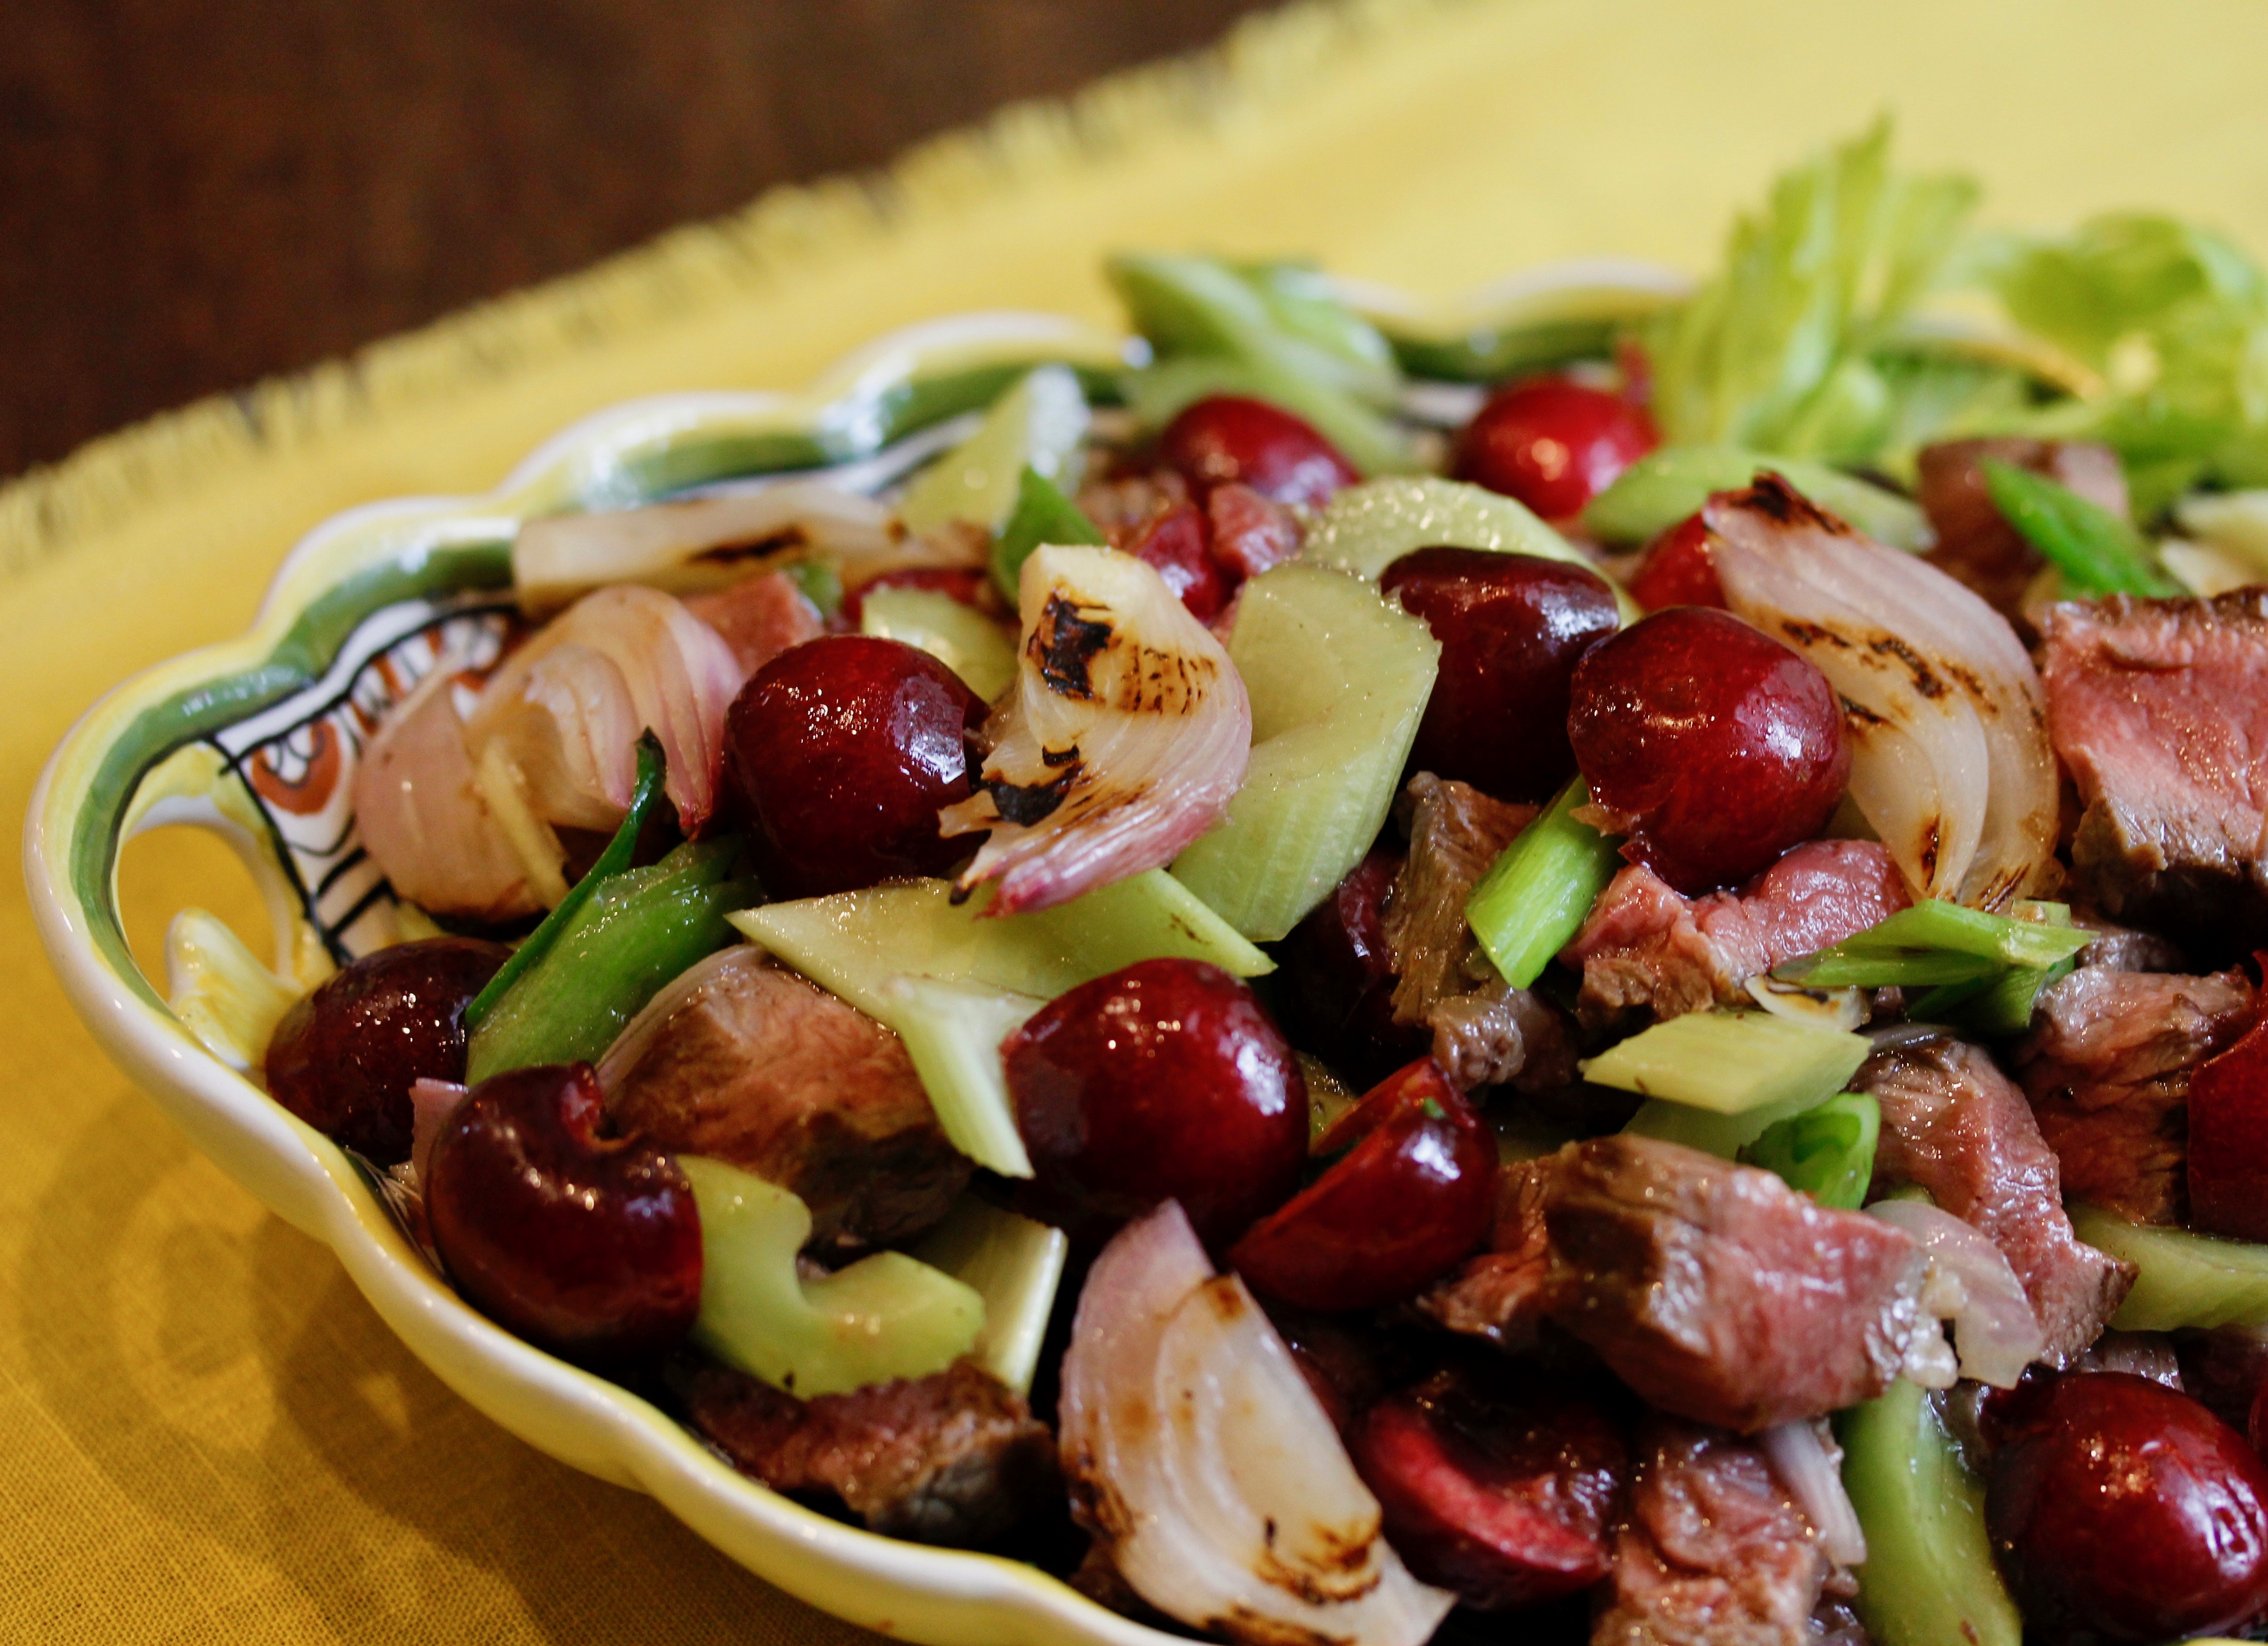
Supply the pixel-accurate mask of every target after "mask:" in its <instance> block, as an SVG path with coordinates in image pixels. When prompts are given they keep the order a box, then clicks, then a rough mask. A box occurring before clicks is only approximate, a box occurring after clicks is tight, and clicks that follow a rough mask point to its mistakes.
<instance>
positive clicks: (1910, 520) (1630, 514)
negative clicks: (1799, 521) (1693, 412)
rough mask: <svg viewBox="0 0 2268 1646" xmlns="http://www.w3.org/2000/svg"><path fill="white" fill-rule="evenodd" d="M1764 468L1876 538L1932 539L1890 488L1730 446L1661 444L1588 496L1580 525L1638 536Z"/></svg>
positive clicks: (1914, 545)
mask: <svg viewBox="0 0 2268 1646" xmlns="http://www.w3.org/2000/svg"><path fill="white" fill-rule="evenodd" d="M1766 469H1771V470H1773V471H1774V472H1776V473H1778V475H1780V476H1782V477H1783V478H1785V479H1786V482H1787V483H1788V484H1790V485H1792V486H1793V487H1794V488H1795V489H1796V490H1797V491H1800V492H1801V493H1803V495H1804V496H1805V497H1807V498H1810V499H1811V500H1812V501H1813V502H1814V503H1816V504H1817V505H1818V506H1820V507H1821V508H1823V509H1825V510H1826V511H1827V512H1828V513H1830V514H1837V515H1840V516H1841V517H1842V518H1843V519H1845V520H1848V521H1849V522H1850V523H1851V524H1852V525H1853V526H1855V527H1857V528H1859V530H1860V531H1862V532H1864V533H1866V534H1867V536H1869V537H1872V538H1874V540H1875V541H1876V542H1878V543H1888V544H1889V545H1890V546H1891V547H1892V548H1894V549H1908V550H1923V549H1926V548H1928V547H1929V546H1930V544H1931V543H1933V542H1934V541H1935V537H1934V535H1933V533H1932V532H1931V530H1930V526H1929V520H1928V517H1927V516H1926V515H1925V514H1923V513H1922V512H1921V510H1920V508H1919V507H1918V506H1916V505H1914V504H1912V503H1910V502H1908V501H1907V500H1906V499H1905V498H1902V497H1899V496H1898V495H1897V494H1896V492H1893V491H1884V490H1882V488H1881V487H1880V486H1877V485H1871V484H1869V483H1867V482H1866V481H1864V480H1860V479H1858V478H1856V477H1854V476H1850V475H1846V474H1844V473H1841V472H1840V471H1839V470H1837V469H1830V468H1828V467H1826V466H1825V465H1824V464H1822V463H1815V462H1808V461H1804V460H1802V459H1800V458H1793V457H1778V456H1768V455H1766V454H1764V453H1762V452H1755V451H1743V450H1742V449H1740V448H1738V447H1730V446H1665V447H1662V448H1661V450H1659V451H1655V452H1650V453H1648V454H1646V456H1644V457H1641V458H1639V459H1638V461H1636V462H1634V463H1632V464H1631V466H1630V467H1629V468H1628V469H1624V470H1623V472H1622V473H1621V474H1620V475H1619V476H1616V480H1615V483H1613V484H1612V485H1610V486H1609V487H1608V488H1607V489H1606V490H1605V491H1602V492H1601V493H1599V495H1598V496H1597V497H1595V498H1592V499H1591V502H1590V506H1589V507H1587V508H1586V509H1585V510H1584V511H1583V526H1584V528H1585V529H1586V530H1587V531H1589V532H1590V533H1591V534H1592V535H1594V536H1596V537H1598V538H1600V539H1601V540H1602V541H1603V542H1606V543H1644V542H1646V540H1647V539H1649V538H1651V537H1653V536H1654V535H1656V534H1658V533H1661V532H1663V531H1667V530H1668V528H1670V527H1672V526H1675V525H1676V524H1677V522H1678V521H1680V520H1683V519H1684V518H1685V517H1686V516H1687V515H1689V514H1690V513H1694V512H1695V511H1696V510H1697V509H1698V508H1699V507H1700V506H1702V505H1703V504H1705V503H1706V502H1707V501H1708V500H1709V494H1710V493H1711V492H1712V491H1738V490H1739V489H1741V488H1742V487H1743V486H1747V485H1749V484H1751V483H1754V481H1755V480H1756V476H1758V475H1759V474H1762V473H1763V472H1764V471H1765V470H1766Z"/></svg>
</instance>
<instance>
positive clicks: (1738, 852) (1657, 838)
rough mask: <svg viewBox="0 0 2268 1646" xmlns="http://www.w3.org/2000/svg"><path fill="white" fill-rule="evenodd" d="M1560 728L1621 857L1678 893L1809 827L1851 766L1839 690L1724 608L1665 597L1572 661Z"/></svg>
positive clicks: (1825, 813)
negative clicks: (1624, 839)
mask: <svg viewBox="0 0 2268 1646" xmlns="http://www.w3.org/2000/svg"><path fill="white" fill-rule="evenodd" d="M1567 733H1568V737H1569V739H1570V741H1571V742H1572V743H1573V744H1574V749H1575V760H1576V764H1578V765H1580V767H1581V768H1582V771H1583V777H1584V779H1585V780H1586V781H1587V783H1588V784H1589V785H1590V790H1591V799H1592V801H1594V803H1595V804H1596V805H1597V806H1598V807H1600V808H1601V809H1602V810H1603V811H1605V812H1606V813H1608V814H1609V816H1611V817H1613V818H1614V819H1615V820H1616V822H1615V832H1617V833H1624V834H1627V835H1628V836H1629V837H1630V839H1629V841H1628V843H1627V844H1626V845H1624V848H1623V854H1624V856H1625V857H1628V858H1630V859H1631V860H1632V861H1634V862H1639V863H1644V864H1645V865H1646V867H1649V868H1651V869H1653V872H1654V873H1655V874H1657V875H1661V877H1662V879H1664V880H1666V881H1668V882H1669V883H1670V884H1671V885H1672V886H1675V888H1676V889H1678V890H1680V891H1682V892H1686V893H1688V894H1692V893H1697V892H1703V891H1707V890H1709V889H1711V888H1712V887H1717V886H1728V885H1732V884H1734V882H1739V881H1743V880H1746V879H1747V878H1748V877H1749V875H1754V874H1756V873H1757V872H1758V871H1759V870H1762V869H1764V868H1766V867H1770V866H1771V863H1772V862H1773V861H1774V860H1777V859H1778V857H1779V855H1780V853H1783V852H1785V851H1786V850H1787V849H1788V848H1789V847H1790V846H1793V845H1798V844H1800V843H1801V842H1803V841H1805V840H1808V839H1810V838H1812V837H1813V836H1815V835H1816V834H1817V833H1818V832H1819V831H1820V830H1821V829H1823V828H1824V827H1825V826H1826V823H1827V820H1828V818H1829V817H1830V816H1833V815H1834V811H1835V806H1836V802H1837V801H1839V800H1840V799H1841V798H1842V794H1843V786H1844V784H1845V781H1847V780H1848V779H1849V778H1850V775H1851V744H1850V740H1849V737H1848V735H1847V734H1845V730H1844V726H1843V706H1842V704H1841V703H1840V701H1839V700H1838V699H1837V698H1836V695H1835V689H1834V688H1833V687H1832V686H1830V685H1829V684H1828V683H1827V677H1826V676H1825V675H1822V674H1821V673H1820V672H1819V670H1818V669H1817V668H1815V667H1814V666H1813V664H1812V663H1811V662H1810V661H1809V660H1808V659H1807V658H1802V657H1799V656H1797V655H1796V653H1793V652H1792V651H1790V650H1789V649H1788V648H1787V647H1786V646H1782V645H1781V644H1780V643H1779V642H1778V641H1777V640H1775V639H1773V638H1771V636H1769V635H1767V634H1764V633H1763V632H1761V631H1758V630H1756V629H1752V628H1750V627H1749V625H1748V624H1745V623H1742V621H1741V620H1740V619H1739V618H1738V617H1735V616H1733V615H1732V614H1730V613H1729V612H1722V611H1711V610H1709V609H1706V608H1704V607H1699V606H1673V607H1672V608H1670V609H1668V611H1659V612H1656V613H1654V614H1653V616H1650V617H1646V618H1643V619H1641V620H1640V621H1639V622H1638V623H1636V624H1632V625H1631V627H1629V628H1627V629H1625V630H1624V631H1622V632H1621V633H1620V634H1618V635H1616V636H1615V637H1614V638H1612V639H1610V640H1608V641H1605V642H1603V643H1602V644H1601V645H1599V646H1595V647H1594V648H1593V649H1592V650H1591V651H1589V652H1588V653H1585V654H1584V657H1583V660H1582V661H1580V663H1578V664H1576V665H1575V676H1574V690H1573V693H1572V699H1571V703H1570V706H1569V709H1568V714H1567Z"/></svg>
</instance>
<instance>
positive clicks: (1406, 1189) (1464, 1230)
mask: <svg viewBox="0 0 2268 1646" xmlns="http://www.w3.org/2000/svg"><path fill="white" fill-rule="evenodd" d="M1316 1147H1317V1149H1318V1151H1319V1152H1322V1153H1332V1152H1335V1151H1337V1150H1338V1149H1342V1148H1344V1149H1345V1150H1346V1152H1345V1153H1344V1155H1340V1156H1339V1158H1338V1159H1337V1160H1336V1161H1333V1162H1332V1163H1331V1165H1330V1167H1329V1170H1326V1171H1325V1172H1324V1173H1323V1175H1322V1177H1320V1178H1318V1179H1316V1181H1315V1182H1314V1183H1313V1184H1311V1185H1308V1186H1307V1188H1305V1189H1303V1190H1301V1191H1300V1193H1299V1194H1298V1195H1296V1196H1295V1197H1293V1199H1292V1200H1291V1201H1290V1202H1289V1203H1287V1204H1285V1205H1284V1206H1281V1207H1278V1208H1277V1209H1276V1210H1275V1211H1273V1212H1271V1213H1270V1214H1268V1215H1267V1216H1266V1217H1264V1218H1263V1219H1261V1220H1260V1222H1257V1223H1255V1224H1254V1225H1253V1226H1252V1227H1251V1228H1250V1229H1248V1230H1247V1231H1246V1232H1245V1236H1244V1238H1243V1239H1241V1240H1240V1241H1238V1242H1237V1243H1236V1244H1235V1245H1233V1246H1232V1247H1231V1248H1230V1249H1229V1253H1228V1260H1229V1264H1230V1266H1232V1267H1233V1268H1234V1269H1235V1270H1236V1272H1237V1273H1240V1274H1241V1275H1242V1276H1244V1278H1245V1279H1246V1280H1247V1281H1249V1282H1251V1285H1252V1288H1253V1289H1254V1290H1255V1291H1256V1292H1258V1293H1260V1294H1261V1295H1263V1296H1265V1297H1272V1298H1278V1299H1280V1300H1281V1301H1283V1302H1285V1303H1291V1304H1293V1305H1295V1306H1297V1307H1299V1308H1301V1309H1313V1310H1322V1311H1332V1310H1347V1309H1376V1308H1380V1307H1381V1306H1383V1305H1385V1304H1387V1303H1396V1302H1399V1301H1400V1300H1402V1299H1403V1298H1405V1297H1410V1296H1414V1295H1416V1294H1417V1293H1418V1291H1419V1290H1421V1289H1422V1288H1425V1287H1426V1286H1428V1285H1430V1284H1431V1283H1432V1282H1433V1281H1437V1280H1439V1279H1440V1277H1441V1276H1442V1275H1444V1274H1446V1273H1448V1272H1449V1271H1450V1270H1451V1269H1452V1268H1454V1266H1456V1265H1457V1264H1458V1263H1460V1262H1461V1261H1462V1260H1463V1259H1464V1258H1468V1257H1469V1256H1471V1255H1472V1252H1473V1251H1474V1249H1475V1248H1476V1247H1477V1246H1478V1245H1479V1244H1481V1242H1482V1241H1483V1240H1484V1239H1485V1238H1487V1236H1488V1232H1489V1226H1490V1224H1491V1222H1493V1221H1494V1217H1495V1212H1496V1175H1497V1174H1496V1168H1497V1152H1496V1142H1495V1140H1494V1139H1493V1138H1492V1137H1491V1135H1490V1133H1489V1129H1488V1128H1487V1127H1486V1126H1483V1125H1482V1124H1481V1122H1480V1119H1479V1118H1478V1117H1477V1116H1476V1115H1475V1114H1474V1113H1473V1111H1472V1110H1471V1109H1470V1108H1469V1107H1468V1106H1467V1105H1466V1103H1465V1100H1464V1099H1463V1098H1462V1096H1459V1095H1458V1093H1457V1090H1456V1089H1455V1088H1454V1087H1453V1086H1451V1085H1450V1084H1449V1082H1448V1081H1447V1078H1446V1077H1445V1076H1444V1075H1443V1074H1442V1073H1441V1067H1440V1065H1439V1064H1437V1063H1435V1062H1434V1061H1433V1059H1432V1058H1430V1057H1427V1058H1421V1059H1418V1061H1417V1062H1415V1063H1412V1064H1410V1066H1409V1067H1407V1068H1404V1069H1403V1070H1401V1071H1399V1072H1398V1073H1396V1074H1391V1075H1388V1077H1387V1078H1386V1080H1385V1081H1382V1082H1381V1083H1380V1085H1379V1086H1378V1087H1377V1089H1374V1090H1373V1091H1372V1092H1370V1093H1369V1094H1367V1095H1366V1096H1365V1097H1364V1098H1363V1100H1362V1102H1361V1103H1358V1104H1357V1105H1356V1106H1355V1107H1354V1108H1353V1109H1351V1110H1350V1111H1348V1112H1347V1113H1346V1114H1345V1115H1344V1116H1342V1117H1341V1118H1340V1119H1339V1121H1338V1123H1337V1125H1336V1126H1333V1127H1332V1128H1331V1130H1330V1131H1329V1133H1327V1134H1325V1135H1324V1136H1323V1137H1322V1139H1321V1140H1319V1141H1318V1143H1317V1145H1316Z"/></svg>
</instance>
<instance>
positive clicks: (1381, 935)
mask: <svg viewBox="0 0 2268 1646" xmlns="http://www.w3.org/2000/svg"><path fill="white" fill-rule="evenodd" d="M1401 872H1402V854H1401V853H1398V852H1393V851H1388V850H1385V849H1376V850H1373V851H1372V853H1370V855H1369V856H1367V857H1366V858H1364V859H1363V860H1362V861H1361V862H1359V863H1358V864H1356V865H1355V866H1354V867H1352V868H1351V869H1350V870H1348V871H1347V876H1346V878H1345V879H1344V880H1343V881H1341V882H1339V883H1338V884H1337V886H1335V887H1333V888H1332V889H1331V892H1330V895H1329V897H1325V898H1324V899H1323V900H1322V902H1321V903H1319V904H1316V905H1315V906H1314V909H1313V910H1311V911H1310V912H1308V914H1307V918H1306V919H1302V920H1301V921H1300V924H1299V925H1298V926H1294V927H1293V928H1292V934H1291V935H1290V936H1288V937H1286V938H1285V940H1284V942H1283V944H1282V946H1281V947H1280V948H1278V952H1277V958H1278V961H1279V962H1280V963H1281V965H1282V968H1283V970H1282V971H1281V973H1280V974H1279V979H1280V986H1279V987H1278V990H1277V993H1276V999H1277V1001H1278V1006H1279V1008H1280V1009H1281V1011H1282V1013H1283V1015H1284V1021H1285V1028H1286V1029H1288V1030H1290V1031H1291V1035H1292V1040H1293V1041H1294V1042H1295V1043H1296V1044H1299V1045H1300V1047H1302V1048H1303V1049H1305V1050H1307V1051H1309V1052H1314V1054H1315V1055H1316V1056H1318V1057H1320V1058H1322V1059H1323V1061H1324V1062H1326V1063H1328V1064H1329V1065H1330V1066H1331V1067H1333V1068H1334V1069H1336V1070H1337V1072H1338V1073H1340V1074H1343V1075H1344V1076H1346V1077H1347V1078H1348V1079H1349V1080H1351V1081H1356V1082H1358V1083H1359V1084H1360V1085H1363V1086H1369V1085H1371V1084H1373V1083H1374V1082H1376V1081H1381V1080H1383V1079H1384V1078H1385V1077H1386V1076H1387V1075H1388V1074H1390V1073H1391V1072H1393V1071H1394V1070H1395V1069H1398V1068H1400V1067H1402V1066H1403V1064H1405V1063H1407V1062H1409V1061H1410V1059H1412V1058H1414V1057H1417V1056H1419V1055H1420V1054H1422V1053H1423V1052H1424V1051H1425V1048H1426V1046H1427V1045H1428V1044H1431V1041H1432V1036H1431V1034H1430V1033H1429V1032H1428V1031H1427V1030H1425V1028H1423V1027H1422V1026H1416V1025H1403V1024H1399V1023H1396V1022H1395V1021H1394V954H1393V950H1392V949H1391V948H1388V945H1387V941H1386V899H1387V897H1388V894H1389V893H1391V892H1392V891H1393V889H1394V882H1395V876H1396V875H1399V874H1400V873H1401Z"/></svg>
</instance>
